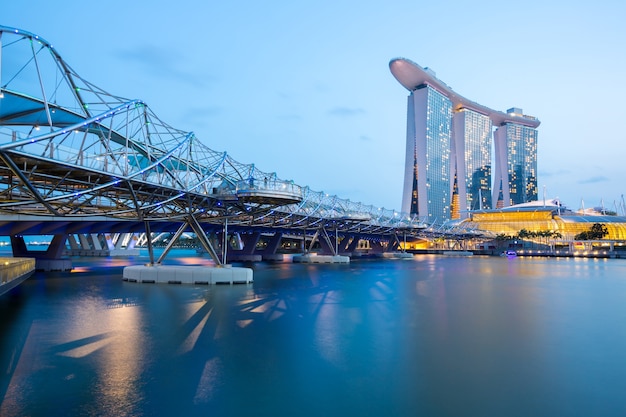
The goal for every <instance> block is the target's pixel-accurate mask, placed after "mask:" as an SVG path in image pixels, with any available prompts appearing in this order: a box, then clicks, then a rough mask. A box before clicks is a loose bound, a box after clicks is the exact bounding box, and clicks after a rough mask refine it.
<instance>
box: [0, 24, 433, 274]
mask: <svg viewBox="0 0 626 417" xmlns="http://www.w3.org/2000/svg"><path fill="white" fill-rule="evenodd" d="M0 44H1V46H2V47H1V50H0V66H1V68H0V170H1V173H2V175H1V176H0V213H2V214H1V215H0V235H4V236H11V243H12V248H13V253H14V255H15V256H29V255H30V256H32V255H33V252H32V251H29V250H27V247H26V244H25V243H24V239H23V237H24V236H26V235H52V236H54V237H53V239H52V242H51V244H50V246H49V248H48V250H47V251H46V252H45V253H43V252H40V253H39V254H37V257H38V258H40V260H39V261H40V262H42V263H43V262H44V261H45V258H48V259H51V260H58V259H59V258H61V256H62V254H63V251H64V250H66V242H67V240H68V236H70V239H69V242H70V246H72V248H75V249H77V250H79V249H82V250H93V251H97V250H99V249H101V250H104V251H106V250H113V249H114V248H115V245H116V244H118V245H119V243H120V242H122V241H123V237H124V236H128V235H124V234H123V233H135V234H137V233H141V234H143V235H144V236H146V238H147V239H146V246H147V247H148V249H149V253H150V261H151V263H160V262H161V261H162V260H163V258H164V257H165V255H166V254H167V253H168V252H169V250H170V249H171V248H172V247H173V246H174V245H176V242H177V241H178V240H179V239H180V237H181V236H182V235H183V233H185V232H191V233H193V234H194V235H195V236H196V237H197V240H198V243H199V245H201V246H202V248H203V249H204V250H205V251H206V252H207V253H208V254H209V255H210V256H211V258H212V259H213V260H214V261H215V263H216V264H217V265H221V264H223V263H225V262H226V261H227V256H228V250H230V256H234V255H237V254H238V255H242V256H244V255H245V256H252V255H255V253H257V252H258V246H259V245H258V243H259V241H260V240H262V239H265V244H264V248H263V251H264V253H267V254H271V253H272V252H274V253H275V252H276V250H277V248H278V247H279V246H280V242H281V240H282V239H283V238H284V237H287V236H288V237H290V238H291V239H298V237H299V238H300V239H302V242H303V244H302V249H304V250H306V249H307V248H310V247H311V245H313V244H314V243H316V244H317V245H319V246H320V250H321V251H322V252H324V253H328V254H333V255H336V254H338V253H351V252H355V251H356V250H357V247H358V244H359V242H367V245H368V247H370V248H372V249H373V250H378V251H394V250H398V249H399V248H400V247H401V242H402V241H403V240H404V239H416V238H418V237H419V236H423V234H424V229H425V227H426V225H424V224H421V223H420V222H419V220H418V219H416V218H414V217H411V216H408V215H407V214H405V213H398V212H396V211H393V210H388V209H384V208H377V207H373V206H371V205H364V204H362V203H355V202H351V201H350V200H346V199H341V198H338V197H337V196H328V195H326V194H325V193H323V192H316V191H312V190H310V189H309V188H308V187H302V186H299V185H296V184H294V183H293V182H292V181H285V180H282V179H280V178H278V177H277V175H276V174H275V173H273V172H264V171H261V170H259V169H257V168H256V167H255V166H254V164H242V163H239V162H237V161H235V160H234V159H232V158H231V157H230V156H229V155H228V154H227V153H225V152H224V153H222V152H216V151H213V150H211V149H209V148H208V147H207V146H205V145H204V144H203V143H202V142H200V141H199V140H198V138H197V137H196V136H195V135H194V134H193V133H191V132H186V131H182V130H179V129H176V128H174V127H172V126H170V125H168V124H167V123H165V122H163V121H162V120H160V119H159V118H158V117H157V116H156V115H155V114H154V113H153V112H152V111H151V109H150V108H149V107H148V106H147V105H146V104H145V103H144V102H142V101H140V100H129V99H125V98H122V97H120V96H116V95H112V94H109V93H107V92H105V91H104V90H102V89H101V88H99V87H97V86H95V85H93V84H91V83H90V82H88V81H86V80H85V79H83V78H82V77H80V76H79V75H78V74H76V72H74V70H73V69H72V68H71V67H70V66H69V65H68V64H67V63H66V62H65V61H64V60H63V59H62V58H61V56H60V55H59V54H58V53H57V51H56V50H55V49H54V48H53V47H52V46H51V45H50V44H49V43H48V42H46V41H45V40H43V39H41V38H40V37H38V36H37V35H34V34H32V33H28V32H25V31H22V30H17V29H13V28H7V27H0ZM155 232H171V233H172V239H170V240H169V241H168V245H167V246H166V248H165V250H164V251H163V254H162V255H161V257H160V258H159V259H156V260H155V258H154V255H153V253H154V252H153V250H152V248H153V242H152V236H154V233H155ZM118 236H119V238H118V239H122V240H118V241H117V242H116V241H115V239H114V238H117V237H118ZM74 237H79V240H78V241H77V240H76V239H75V238H74ZM225 237H227V238H225ZM233 242H234V243H233ZM227 248H230V249H228V250H227ZM231 249H232V250H231ZM56 265H58V264H56Z"/></svg>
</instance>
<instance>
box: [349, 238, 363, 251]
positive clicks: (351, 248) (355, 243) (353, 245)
mask: <svg viewBox="0 0 626 417" xmlns="http://www.w3.org/2000/svg"><path fill="white" fill-rule="evenodd" d="M359 240H360V239H359V237H358V236H352V241H351V242H350V245H349V246H348V247H347V248H346V252H348V253H354V251H355V250H356V248H357V246H358V245H359Z"/></svg>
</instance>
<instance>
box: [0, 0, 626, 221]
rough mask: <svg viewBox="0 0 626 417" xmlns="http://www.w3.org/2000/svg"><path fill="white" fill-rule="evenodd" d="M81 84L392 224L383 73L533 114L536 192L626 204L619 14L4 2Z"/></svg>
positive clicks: (458, 6) (394, 112)
mask: <svg viewBox="0 0 626 417" xmlns="http://www.w3.org/2000/svg"><path fill="white" fill-rule="evenodd" d="M5 3H6V4H3V5H2V6H1V7H0V10H1V12H0V24H2V25H6V26H13V27H18V28H20V29H24V30H28V31H30V32H33V33H36V34H39V35H40V36H42V37H43V38H44V39H46V40H48V41H49V42H51V43H52V44H53V45H54V46H55V47H56V49H57V50H58V52H59V53H60V54H61V55H62V56H63V57H64V59H65V60H66V61H67V62H68V63H69V64H70V66H71V67H72V68H74V70H76V71H77V72H78V73H79V74H80V75H81V76H82V77H84V78H85V79H87V80H89V81H91V82H93V83H94V84H96V85H98V86H100V87H101V88H103V89H105V90H107V91H108V92H110V93H113V94H118V95H121V96H124V97H128V98H139V99H142V100H144V101H145V102H146V103H147V104H148V105H149V106H150V107H151V108H152V109H153V110H154V111H155V112H156V113H157V114H158V115H159V117H160V118H161V119H163V120H164V121H166V122H167V123H169V124H170V125H172V126H174V127H177V128H180V129H183V130H187V131H193V132H195V133H196V135H197V136H198V137H199V138H200V139H201V140H202V141H203V142H204V143H205V144H207V145H208V146H209V147H211V148H212V149H214V150H217V151H227V152H228V153H229V154H230V155H231V156H232V157H233V158H235V159H236V160H238V161H240V162H243V163H254V164H255V165H256V166H257V167H258V168H259V169H261V170H265V171H274V172H276V173H277V174H278V176H279V177H280V178H283V179H293V180H294V181H295V182H296V183H297V184H300V185H308V186H310V187H311V188H312V189H313V190H316V191H325V192H326V193H328V194H331V195H332V194H336V195H338V196H339V197H342V198H349V199H350V200H353V201H361V202H363V203H366V204H374V205H376V206H379V207H385V208H389V209H399V208H400V203H401V199H402V197H401V192H402V178H403V169H404V167H403V164H404V152H405V129H406V97H407V94H408V92H407V91H406V90H405V89H404V88H403V87H402V86H401V85H400V84H399V83H398V82H397V81H396V80H395V79H394V78H393V76H392V75H391V73H390V72H389V67H388V63H389V61H390V60H391V59H392V58H396V57H405V58H408V59H410V60H412V61H414V62H416V63H418V64H419V65H421V66H423V67H430V68H432V69H433V70H434V71H436V73H437V77H438V78H440V79H441V80H443V81H444V82H445V83H446V84H448V85H449V86H451V87H452V88H453V89H454V90H456V91H457V92H458V93H460V94H461V95H463V96H465V97H467V98H469V99H471V100H473V101H476V102H478V103H481V104H483V105H485V106H488V107H491V108H493V109H496V110H506V109H508V108H510V107H521V108H522V109H523V110H524V112H525V113H527V114H530V115H533V116H536V117H538V118H539V119H540V120H541V122H542V124H541V126H540V127H539V163H538V165H539V170H538V171H539V172H538V180H539V188H540V195H541V196H542V195H543V190H544V189H545V190H546V195H547V197H548V198H553V197H560V198H561V200H562V201H563V202H564V203H565V204H566V205H568V206H570V207H572V208H579V207H580V205H581V200H584V205H585V207H591V206H599V205H600V203H601V202H602V201H603V202H604V204H605V206H606V207H608V208H612V207H613V205H614V202H617V204H619V201H620V199H621V195H622V194H623V193H624V192H625V191H626V185H625V184H624V180H623V179H624V178H626V166H625V164H624V160H625V158H624V157H625V156H626V144H625V143H626V130H625V129H624V128H623V126H624V122H623V120H624V118H623V109H622V107H623V100H624V96H626V81H625V80H624V68H626V49H625V47H624V45H626V25H624V24H623V18H624V17H625V16H626V2H623V1H622V0H599V1H595V2H588V1H578V0H574V1H570V2H556V4H551V3H552V2H547V1H545V0H543V1H535V0H528V1H525V2H503V1H480V2H465V1H456V0H454V1H439V2H423V1H400V0H388V1H385V2H374V1H364V0H361V1H341V0H335V1H326V0H316V1H308V0H307V1H299V2H294V1H282V0H280V1H273V2H268V4H262V3H263V2H255V1H247V0H244V1H239V2H217V1H206V0H202V1H200V0H197V1H196V0H194V1H189V0H179V1H177V2H168V3H167V4H164V5H161V4H159V5H158V6H155V5H156V4H158V3H157V2H152V1H146V0H135V1H120V0H109V1H106V2H104V1H103V2H94V3H92V2H84V1H74V0H69V1H64V0H61V1H58V2H48V1H46V2H43V1H34V2H33V1H30V2H17V1H13V2H5Z"/></svg>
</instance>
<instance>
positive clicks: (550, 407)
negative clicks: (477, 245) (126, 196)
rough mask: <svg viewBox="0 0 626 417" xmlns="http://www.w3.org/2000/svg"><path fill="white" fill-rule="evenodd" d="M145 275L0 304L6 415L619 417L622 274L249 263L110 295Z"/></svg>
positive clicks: (93, 277)
mask: <svg viewBox="0 0 626 417" xmlns="http://www.w3.org/2000/svg"><path fill="white" fill-rule="evenodd" d="M179 254H181V252H179ZM182 254H185V253H182ZM188 254H190V253H188ZM144 261H145V260H143V259H134V260H112V259H82V260H81V259H75V261H74V264H75V265H76V266H78V268H77V271H76V272H74V273H72V274H62V273H56V274H48V275H44V274H42V273H40V274H37V275H35V276H34V277H32V278H31V279H29V280H28V281H26V282H25V283H24V284H22V285H21V286H20V287H19V288H17V289H16V290H14V291H13V292H11V293H9V294H7V295H5V296H3V297H0V332H1V333H0V334H1V335H2V339H1V342H0V371H1V372H2V374H1V378H0V399H2V405H1V406H0V415H2V416H54V415H63V416H70V415H85V416H154V415H164V416H173V415H180V416H183V415H184V416H191V415H206V416H208V415H211V416H246V415H247V416H296V415H297V416H377V417H378V416H525V417H526V416H585V417H589V416H624V415H626V261H624V260H586V259H524V258H518V259H512V260H509V259H506V258H499V257H497V258H487V257H458V258H456V257H434V256H419V257H415V258H414V259H413V260H368V261H355V262H353V263H352V264H350V265H314V266H309V265H300V264H263V265H254V266H253V268H254V270H255V271H254V278H255V282H254V284H251V285H236V286H210V287H192V286H176V285H155V284H135V283H126V282H123V281H122V280H121V273H122V268H123V266H124V265H126V264H129V263H131V262H133V263H141V262H144ZM198 261H200V262H201V261H202V260H201V259H199V258H196V259H188V260H186V261H185V262H187V263H195V262H198ZM170 263H174V261H173V260H170Z"/></svg>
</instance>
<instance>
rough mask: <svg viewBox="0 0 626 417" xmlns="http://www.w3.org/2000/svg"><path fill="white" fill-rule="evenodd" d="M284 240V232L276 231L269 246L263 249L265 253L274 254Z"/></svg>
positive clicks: (268, 243)
mask: <svg viewBox="0 0 626 417" xmlns="http://www.w3.org/2000/svg"><path fill="white" fill-rule="evenodd" d="M282 240H283V232H276V233H274V236H272V237H271V238H270V241H269V242H267V246H266V247H265V249H263V252H262V253H263V255H274V254H275V253H276V251H277V250H278V248H279V247H280V243H281V242H282Z"/></svg>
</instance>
